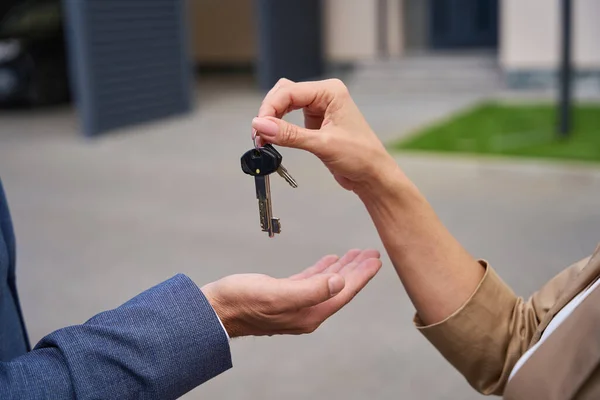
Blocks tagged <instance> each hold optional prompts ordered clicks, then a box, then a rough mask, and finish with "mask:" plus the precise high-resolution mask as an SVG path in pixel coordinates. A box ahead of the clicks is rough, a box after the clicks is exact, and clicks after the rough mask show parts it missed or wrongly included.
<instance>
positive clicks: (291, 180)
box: [263, 143, 298, 189]
mask: <svg viewBox="0 0 600 400" xmlns="http://www.w3.org/2000/svg"><path fill="white" fill-rule="evenodd" d="M263 149H265V150H266V151H269V152H271V153H273V154H274V155H275V156H276V157H277V158H278V159H279V168H277V171H275V172H277V173H278V174H279V176H281V177H282V178H283V179H285V181H286V182H287V183H288V184H289V185H290V186H291V187H293V188H294V189H295V188H297V187H298V183H297V182H296V180H295V179H294V178H293V177H292V175H290V173H289V172H288V170H287V169H286V168H285V167H284V166H283V164H282V160H283V156H282V155H281V154H280V153H279V152H278V151H277V150H276V149H275V147H273V145H271V144H270V143H268V144H266V145H264V146H263Z"/></svg>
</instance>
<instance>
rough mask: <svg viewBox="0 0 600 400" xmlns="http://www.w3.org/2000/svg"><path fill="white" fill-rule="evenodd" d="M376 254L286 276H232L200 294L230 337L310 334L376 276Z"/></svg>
mask: <svg viewBox="0 0 600 400" xmlns="http://www.w3.org/2000/svg"><path fill="white" fill-rule="evenodd" d="M379 257H380V255H379V252H378V251H377V250H363V251H361V250H350V251H349V252H348V253H346V254H345V255H344V256H343V257H342V258H338V257H337V256H326V257H323V258H322V259H321V260H319V261H318V262H317V263H316V264H314V265H313V266H311V267H309V268H307V269H306V270H304V271H303V272H301V273H299V274H297V275H293V276H291V277H289V278H285V279H275V278H272V277H270V276H267V275H259V274H242V275H231V276H228V277H225V278H223V279H221V280H218V281H216V282H213V283H210V284H208V285H206V286H204V287H203V288H202V292H203V293H204V295H205V296H206V298H207V299H208V301H209V302H210V303H211V305H212V306H213V308H214V309H215V311H216V313H217V315H218V316H219V318H220V319H221V321H222V322H223V325H224V326H225V329H226V330H227V333H228V334H229V336H230V337H231V338H233V337H238V336H263V335H269V336H271V335H276V334H304V333H311V332H313V331H314V330H315V329H317V328H318V327H319V326H320V325H321V324H322V323H323V322H324V321H325V320H326V319H327V318H329V317H330V316H331V315H333V314H335V313H336V312H337V311H338V310H340V309H341V308H342V307H343V306H345V305H346V304H347V303H348V302H349V301H350V300H352V298H353V297H354V296H355V295H356V294H357V293H358V292H360V290H361V289H362V288H363V287H365V285H366V284H367V283H368V282H369V281H370V280H371V278H373V277H374V276H375V274H376V273H377V271H379V269H380V268H381V260H380V259H379Z"/></svg>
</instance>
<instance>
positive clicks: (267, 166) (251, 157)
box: [241, 144, 298, 237]
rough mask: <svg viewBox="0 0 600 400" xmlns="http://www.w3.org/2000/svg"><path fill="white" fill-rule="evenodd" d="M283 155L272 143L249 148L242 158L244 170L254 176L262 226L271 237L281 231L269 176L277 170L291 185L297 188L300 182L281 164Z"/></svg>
mask: <svg viewBox="0 0 600 400" xmlns="http://www.w3.org/2000/svg"><path fill="white" fill-rule="evenodd" d="M282 160H283V157H282V156H281V154H279V152H278V151H277V150H275V148H274V147H273V146H272V145H271V144H266V145H265V146H263V147H258V148H254V149H252V150H248V151H247V152H246V153H245V154H244V155H243V156H242V158H241V163H242V171H244V173H246V174H248V175H251V176H253V177H254V184H255V186H256V198H257V199H258V211H259V213H260V227H261V229H262V231H263V232H267V233H268V234H269V237H274V236H275V234H279V233H281V223H280V222H279V218H275V217H273V209H272V205H271V182H270V179H269V176H270V175H271V174H272V173H273V172H277V173H278V174H279V176H281V177H282V178H283V179H285V181H286V182H287V183H289V185H290V186H291V187H293V188H297V187H298V184H297V183H296V181H295V180H294V178H292V176H291V175H290V174H289V172H288V171H287V169H285V167H284V166H283V165H282V164H281V161H282Z"/></svg>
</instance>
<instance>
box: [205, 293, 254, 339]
mask: <svg viewBox="0 0 600 400" xmlns="http://www.w3.org/2000/svg"><path fill="white" fill-rule="evenodd" d="M216 283H217V282H213V283H209V284H208V285H205V286H203V287H202V288H201V289H200V290H201V291H202V293H203V294H204V296H205V297H206V299H207V300H208V302H209V303H210V305H211V306H212V308H213V310H214V311H215V314H217V317H218V318H219V320H220V321H221V323H222V324H223V327H224V328H225V331H226V332H227V335H228V336H229V338H230V339H233V338H235V337H240V336H244V331H243V327H242V325H241V323H240V322H239V321H240V318H239V317H240V316H239V308H238V307H234V306H232V304H231V303H230V302H228V301H227V300H226V299H224V298H223V297H222V296H221V295H220V294H219V290H218V288H217V287H216V286H217V285H216Z"/></svg>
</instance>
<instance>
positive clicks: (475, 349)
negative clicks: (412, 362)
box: [414, 260, 585, 395]
mask: <svg viewBox="0 0 600 400" xmlns="http://www.w3.org/2000/svg"><path fill="white" fill-rule="evenodd" d="M479 262H480V264H482V265H483V266H484V268H485V274H484V276H483V278H482V280H481V282H480V283H479V285H478V286H477V288H476V290H475V291H474V292H473V294H472V295H471V297H470V298H469V299H468V300H467V301H466V302H465V303H464V304H463V305H462V307H460V308H459V309H458V310H456V311H455V312H454V313H453V314H452V315H450V316H449V317H447V318H446V319H445V320H443V321H440V322H438V323H436V324H432V325H424V324H423V322H422V321H421V319H420V318H419V316H418V315H415V318H414V323H415V325H416V326H417V329H418V330H419V331H420V332H421V333H422V334H423V335H424V336H425V337H426V338H427V340H429V342H431V343H432V344H433V346H435V348H436V349H437V350H438V351H439V352H440V353H441V354H442V355H443V356H444V358H446V360H448V362H450V364H452V365H453V366H454V367H455V368H456V369H457V370H458V371H459V372H460V373H461V374H462V375H463V376H464V377H465V378H466V379H467V381H468V382H469V384H470V385H471V386H472V387H474V388H475V389H476V390H477V391H478V392H480V393H483V394H496V395H501V394H502V393H503V391H504V387H505V385H506V382H507V381H508V377H509V376H510V372H511V371H512V368H513V367H514V365H515V364H516V362H517V361H518V359H519V358H520V357H521V356H522V355H523V353H524V352H525V351H526V350H527V349H528V348H529V345H530V343H531V341H532V338H533V336H534V334H535V332H536V329H537V327H538V325H539V323H540V321H541V319H542V318H543V316H544V315H545V313H546V312H547V311H548V310H549V309H550V307H551V306H552V305H553V304H554V303H555V302H556V301H557V298H558V296H559V294H560V292H561V291H562V289H563V288H564V285H565V283H566V282H567V281H568V280H570V279H572V277H573V276H574V274H576V273H578V272H579V271H580V270H581V268H582V267H583V265H585V264H584V263H585V260H582V261H580V262H579V263H576V264H574V265H572V266H571V267H570V268H568V269H567V270H564V271H563V272H562V273H561V274H559V275H557V276H556V277H554V278H553V279H552V280H551V281H550V282H548V283H547V284H546V285H545V286H544V287H542V289H541V290H539V291H538V292H536V293H534V294H533V296H531V297H530V298H529V299H528V300H524V299H523V298H521V297H518V296H516V295H515V293H514V292H513V291H512V289H511V288H510V287H509V286H508V285H507V284H506V283H504V281H503V280H502V279H501V278H500V277H499V276H498V274H497V273H496V272H495V271H494V269H493V268H492V267H491V266H490V265H488V263H487V262H486V261H484V260H480V261H479Z"/></svg>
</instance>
